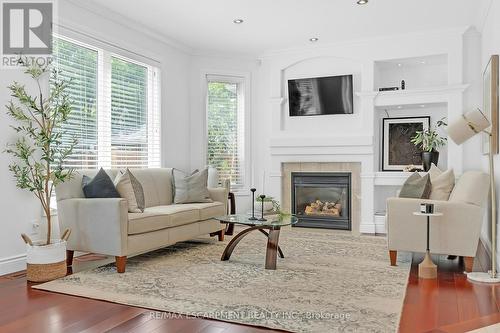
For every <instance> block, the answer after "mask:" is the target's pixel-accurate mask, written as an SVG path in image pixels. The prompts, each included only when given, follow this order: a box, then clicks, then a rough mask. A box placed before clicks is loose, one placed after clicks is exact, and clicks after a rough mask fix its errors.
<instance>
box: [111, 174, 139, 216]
mask: <svg viewBox="0 0 500 333" xmlns="http://www.w3.org/2000/svg"><path fill="white" fill-rule="evenodd" d="M114 184H115V187H116V190H117V191H118V193H120V196H121V197H122V198H124V199H126V200H127V202H128V211H129V212H131V213H142V212H144V207H145V205H144V190H143V189H142V185H141V183H139V181H138V180H137V179H136V178H135V177H134V175H133V174H132V173H131V172H130V170H129V169H127V170H125V171H120V172H118V175H116V178H115V181H114Z"/></svg>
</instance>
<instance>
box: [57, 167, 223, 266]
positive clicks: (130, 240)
mask: <svg viewBox="0 0 500 333" xmlns="http://www.w3.org/2000/svg"><path fill="white" fill-rule="evenodd" d="M131 171H132V173H133V174H134V176H135V177H136V178H137V179H138V180H139V182H140V183H141V185H142V187H143V189H144V197H145V206H146V208H145V210H144V213H129V212H128V206H127V202H126V200H125V199H121V198H111V199H86V198H85V197H84V195H83V191H82V176H83V175H88V176H91V177H93V176H94V175H95V174H96V173H97V170H83V171H79V172H77V173H75V175H74V177H73V178H72V179H71V180H70V181H68V182H65V183H63V184H61V185H59V186H57V188H56V197H57V207H58V220H59V225H60V228H61V229H60V230H64V229H66V228H70V229H71V231H72V233H71V236H70V238H69V240H68V258H67V262H68V265H69V266H70V265H71V264H72V259H73V252H74V251H82V252H91V253H99V254H105V255H111V256H115V258H116V266H117V271H118V272H119V273H123V272H124V271H125V265H126V258H127V256H133V255H136V254H140V253H144V252H148V251H152V250H155V249H158V248H162V247H165V246H167V245H171V244H174V243H176V242H180V241H185V240H189V239H192V238H194V237H198V236H200V235H206V234H211V235H212V236H213V235H218V237H219V240H223V239H224V228H225V225H224V224H221V223H220V222H219V221H217V220H214V219H213V218H214V217H217V216H221V215H225V214H226V212H227V198H228V191H229V189H228V188H222V187H221V188H213V189H209V192H210V196H211V199H212V200H213V202H211V203H193V204H172V200H173V189H172V169H169V168H164V169H137V170H131ZM107 173H108V174H109V175H110V177H111V179H114V178H115V176H116V173H117V170H109V171H107Z"/></svg>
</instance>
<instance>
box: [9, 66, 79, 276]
mask: <svg viewBox="0 0 500 333" xmlns="http://www.w3.org/2000/svg"><path fill="white" fill-rule="evenodd" d="M19 63H20V65H21V66H22V67H23V68H24V72H25V74H27V75H29V76H30V77H31V79H33V80H34V81H35V82H36V86H37V87H38V89H37V91H36V95H35V96H36V97H34V96H32V95H30V94H29V93H28V92H27V89H26V87H25V86H24V85H22V84H20V83H18V82H14V83H12V84H11V85H9V86H8V89H9V90H10V92H11V96H12V97H13V100H11V101H10V102H9V103H8V104H7V105H6V108H7V114H8V115H9V116H10V117H12V118H13V120H14V121H15V125H14V126H12V128H13V129H14V130H15V131H16V132H17V133H18V139H17V141H15V142H14V143H11V144H8V146H7V149H6V152H7V153H8V154H10V155H12V156H13V162H12V163H11V164H10V165H9V170H10V171H11V172H12V174H13V175H14V178H15V180H16V185H17V187H18V188H20V189H23V190H28V191H30V192H31V193H33V194H34V195H35V197H36V198H37V199H38V200H39V201H40V204H41V206H42V208H43V211H44V213H45V216H46V225H47V235H46V239H45V240H41V241H35V242H33V241H31V239H30V238H29V237H28V236H26V235H24V234H23V235H22V237H23V239H24V241H25V242H26V244H27V277H28V281H33V282H42V281H49V280H52V279H55V278H59V277H62V276H65V275H66V260H65V259H66V239H67V238H68V237H69V230H66V231H65V232H64V233H63V235H62V237H61V239H53V238H52V230H51V222H52V218H51V203H50V201H51V196H52V193H53V190H54V187H55V186H57V185H58V184H59V183H61V182H64V181H66V180H68V179H69V178H71V176H72V170H71V169H64V168H63V167H62V166H63V162H64V160H65V158H66V157H67V156H68V155H69V154H71V152H72V150H73V147H74V146H75V144H76V140H73V141H72V143H70V144H69V145H68V144H64V143H63V140H62V135H63V134H64V133H63V132H62V131H61V130H60V128H61V125H62V124H63V123H64V122H65V121H66V120H67V119H68V116H69V114H70V112H71V104H70V101H69V98H68V96H67V94H65V92H64V90H65V89H66V87H67V86H68V84H69V82H68V81H67V80H63V79H62V78H61V76H60V75H59V73H58V71H57V70H55V69H51V68H50V67H48V66H45V67H41V66H39V65H37V64H36V63H31V64H30V63H28V61H27V60H26V59H24V60H23V59H20V60H19ZM49 75H50V80H51V83H52V89H51V91H50V93H48V94H47V96H45V93H44V91H43V90H42V81H43V80H47V79H48V78H49ZM45 82H47V81H45Z"/></svg>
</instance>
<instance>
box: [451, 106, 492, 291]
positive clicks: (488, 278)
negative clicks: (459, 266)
mask: <svg viewBox="0 0 500 333" xmlns="http://www.w3.org/2000/svg"><path fill="white" fill-rule="evenodd" d="M488 127H490V122H489V121H488V118H486V116H485V115H484V114H483V113H482V112H481V110H479V109H477V110H474V111H471V112H468V113H466V114H464V115H463V116H462V117H461V118H460V119H457V120H456V121H454V122H453V123H452V124H450V125H449V126H448V129H447V132H448V135H449V136H450V138H451V139H452V140H453V141H454V142H455V143H456V144H457V145H461V144H462V143H464V142H465V141H467V140H469V139H470V138H472V137H473V136H474V135H476V134H478V133H486V134H488V136H489V144H490V147H489V150H488V151H489V154H488V158H489V168H490V189H491V190H490V192H491V193H490V194H491V220H490V223H491V270H490V271H489V272H488V273H484V272H471V273H468V274H467V279H468V280H471V281H475V282H486V283H500V277H499V276H498V274H497V270H496V241H497V240H496V238H497V237H496V234H497V233H496V222H497V203H496V188H495V170H494V165H493V154H492V152H491V146H492V145H491V143H492V135H491V133H490V132H488V131H487V130H486V129H487V128H488Z"/></svg>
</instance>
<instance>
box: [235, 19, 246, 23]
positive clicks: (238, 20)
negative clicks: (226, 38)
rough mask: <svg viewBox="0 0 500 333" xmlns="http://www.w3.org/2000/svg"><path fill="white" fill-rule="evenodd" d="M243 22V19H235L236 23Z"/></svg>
mask: <svg viewBox="0 0 500 333" xmlns="http://www.w3.org/2000/svg"><path fill="white" fill-rule="evenodd" d="M243 22H244V21H243V19H234V20H233V23H234V24H242V23H243Z"/></svg>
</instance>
